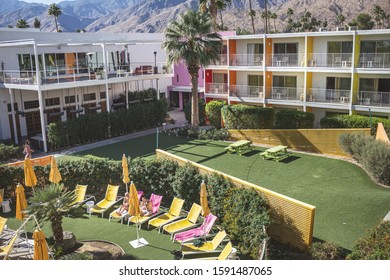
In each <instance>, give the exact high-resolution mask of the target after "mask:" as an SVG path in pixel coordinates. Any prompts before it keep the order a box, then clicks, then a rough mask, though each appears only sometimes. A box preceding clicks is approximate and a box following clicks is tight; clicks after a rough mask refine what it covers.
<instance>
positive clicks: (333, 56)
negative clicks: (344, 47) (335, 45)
mask: <svg viewBox="0 0 390 280" xmlns="http://www.w3.org/2000/svg"><path fill="white" fill-rule="evenodd" d="M307 66H308V67H332V68H345V67H352V54H351V53H309V54H308V61H307Z"/></svg>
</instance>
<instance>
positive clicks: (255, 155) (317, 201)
mask: <svg viewBox="0 0 390 280" xmlns="http://www.w3.org/2000/svg"><path fill="white" fill-rule="evenodd" d="M228 144H229V143H227V142H218V141H199V140H189V139H187V138H181V137H174V136H169V135H167V134H165V133H162V134H160V136H159V148H161V149H165V150H167V151H169V152H172V153H174V154H176V155H178V156H181V157H185V158H187V159H189V160H192V161H195V162H198V163H200V164H203V165H206V166H208V167H211V168H214V169H216V170H219V171H221V172H224V173H227V174H230V175H232V176H235V177H238V178H240V179H243V180H246V181H249V182H252V183H254V184H257V185H260V186H262V187H266V188H268V189H271V190H273V191H276V192H279V193H281V194H284V195H287V196H290V197H292V198H295V199H298V200H300V201H303V202H306V203H309V204H312V205H314V206H316V216H315V227H314V237H315V238H318V239H322V240H329V241H333V242H336V243H337V244H339V245H341V246H343V247H344V248H347V249H352V247H353V244H354V242H355V240H357V239H358V238H361V237H363V236H364V235H365V233H366V230H367V229H369V228H371V227H373V226H374V225H375V224H377V223H378V222H379V221H380V220H381V219H383V217H384V216H385V215H386V213H387V212H388V211H390V189H386V188H382V187H380V186H377V185H376V184H374V183H373V182H372V181H371V179H370V178H369V176H368V175H367V174H366V173H365V172H364V171H363V170H362V169H361V168H359V167H358V166H356V165H354V164H351V163H348V162H345V161H341V160H336V159H330V158H324V157H318V156H312V155H307V154H301V153H293V156H292V157H290V158H288V159H286V160H285V161H283V162H274V161H271V160H262V159H261V157H260V156H259V153H260V152H261V151H263V150H264V148H255V149H254V150H253V151H251V152H249V153H247V154H244V155H242V156H239V155H236V154H227V153H226V152H225V151H224V147H226V146H227V145H228ZM155 148H156V136H155V135H149V136H144V137H140V138H137V139H132V140H128V141H124V142H121V143H117V144H113V145H107V146H104V147H101V148H96V149H92V150H88V151H85V152H83V153H80V154H78V155H80V156H82V155H85V154H92V155H95V156H100V157H108V158H112V159H117V160H119V159H121V157H122V154H123V153H126V155H128V156H131V157H137V156H145V157H153V155H154V150H155Z"/></svg>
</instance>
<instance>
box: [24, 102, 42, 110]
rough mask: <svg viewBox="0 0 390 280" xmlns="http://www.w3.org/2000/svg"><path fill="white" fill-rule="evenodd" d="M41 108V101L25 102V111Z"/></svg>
mask: <svg viewBox="0 0 390 280" xmlns="http://www.w3.org/2000/svg"><path fill="white" fill-rule="evenodd" d="M35 108H39V101H38V100H33V101H25V102H24V109H26V110H27V109H35Z"/></svg>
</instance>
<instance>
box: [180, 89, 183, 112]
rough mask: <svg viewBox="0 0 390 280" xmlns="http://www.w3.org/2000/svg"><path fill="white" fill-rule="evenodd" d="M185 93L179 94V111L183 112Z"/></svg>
mask: <svg viewBox="0 0 390 280" xmlns="http://www.w3.org/2000/svg"><path fill="white" fill-rule="evenodd" d="M183 107H184V106H183V93H182V92H181V91H180V92H179V110H183Z"/></svg>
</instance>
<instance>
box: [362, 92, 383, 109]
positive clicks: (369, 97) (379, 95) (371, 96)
mask: <svg viewBox="0 0 390 280" xmlns="http://www.w3.org/2000/svg"><path fill="white" fill-rule="evenodd" d="M358 104H359V105H366V106H379V107H387V106H390V92H377V91H360V92H359V93H358Z"/></svg>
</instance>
